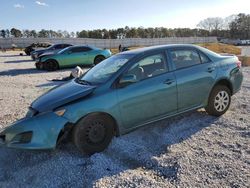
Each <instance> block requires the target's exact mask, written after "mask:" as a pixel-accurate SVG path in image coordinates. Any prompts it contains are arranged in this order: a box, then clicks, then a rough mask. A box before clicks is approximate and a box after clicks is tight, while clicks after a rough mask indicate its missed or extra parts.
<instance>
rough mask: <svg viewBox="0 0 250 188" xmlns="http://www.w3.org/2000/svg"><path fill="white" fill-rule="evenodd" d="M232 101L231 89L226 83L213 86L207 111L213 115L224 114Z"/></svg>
mask: <svg viewBox="0 0 250 188" xmlns="http://www.w3.org/2000/svg"><path fill="white" fill-rule="evenodd" d="M230 103H231V91H230V90H229V88H228V87H226V86H224V85H217V86H215V87H214V88H213V90H212V92H211V93H210V96H209V99H208V105H207V107H206V108H205V110H206V112H207V113H208V114H210V115H213V116H221V115H222V114H224V113H225V112H226V111H227V110H228V108H229V106H230Z"/></svg>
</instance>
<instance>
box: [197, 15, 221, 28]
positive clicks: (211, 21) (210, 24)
mask: <svg viewBox="0 0 250 188" xmlns="http://www.w3.org/2000/svg"><path fill="white" fill-rule="evenodd" d="M197 27H199V28H201V29H205V30H208V31H214V30H215V31H218V30H220V29H222V28H223V19H222V18H220V17H213V18H206V19H204V20H202V21H200V22H199V23H198V25H197Z"/></svg>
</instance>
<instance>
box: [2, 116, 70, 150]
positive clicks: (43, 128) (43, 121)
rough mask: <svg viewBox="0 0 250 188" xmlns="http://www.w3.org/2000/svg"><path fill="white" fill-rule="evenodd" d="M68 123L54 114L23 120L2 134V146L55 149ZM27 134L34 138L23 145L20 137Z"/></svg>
mask: <svg viewBox="0 0 250 188" xmlns="http://www.w3.org/2000/svg"><path fill="white" fill-rule="evenodd" d="M67 122H68V121H67V119H65V118H63V117H60V116H57V115H56V114H55V113H54V112H47V113H43V114H39V115H37V116H34V117H31V118H24V119H21V120H19V121H17V122H15V123H14V124H12V125H11V126H9V127H7V128H6V129H5V130H4V131H3V132H1V133H0V138H2V140H1V142H0V145H3V146H6V147H11V148H21V149H53V148H55V147H56V143H57V138H58V135H59V133H60V131H61V130H62V129H63V128H64V126H65V125H66V123H67ZM26 132H32V137H31V139H30V141H29V142H25V143H23V142H22V140H20V136H18V135H20V134H23V133H26ZM3 138H4V140H3ZM18 139H19V140H18Z"/></svg>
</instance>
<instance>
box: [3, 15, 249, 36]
mask: <svg viewBox="0 0 250 188" xmlns="http://www.w3.org/2000/svg"><path fill="white" fill-rule="evenodd" d="M0 36H1V37H2V38H9V37H23V38H39V37H41V38H75V37H77V38H96V39H117V38H165V37H208V36H217V37H220V38H231V39H249V38H250V14H243V13H241V14H238V15H232V16H229V17H226V18H224V19H223V18H220V17H211V18H206V19H204V20H201V21H200V22H199V23H198V24H197V28H195V29H190V28H175V29H169V28H164V27H155V28H152V27H149V28H143V27H128V26H126V27H124V28H118V29H109V30H107V29H95V30H82V31H80V32H76V33H75V32H70V33H69V32H68V31H62V30H58V31H53V30H46V29H42V30H40V31H36V30H22V31H21V30H19V29H16V28H12V29H11V30H8V29H6V30H5V29H2V30H0Z"/></svg>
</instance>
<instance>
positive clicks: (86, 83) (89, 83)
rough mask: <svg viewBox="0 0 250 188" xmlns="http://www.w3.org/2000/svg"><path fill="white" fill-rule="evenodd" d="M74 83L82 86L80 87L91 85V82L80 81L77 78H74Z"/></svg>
mask: <svg viewBox="0 0 250 188" xmlns="http://www.w3.org/2000/svg"><path fill="white" fill-rule="evenodd" d="M75 81H76V82H77V83H78V84H82V85H91V82H89V81H87V80H81V79H79V78H76V79H75Z"/></svg>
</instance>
